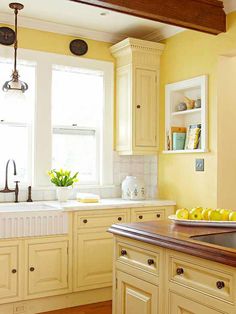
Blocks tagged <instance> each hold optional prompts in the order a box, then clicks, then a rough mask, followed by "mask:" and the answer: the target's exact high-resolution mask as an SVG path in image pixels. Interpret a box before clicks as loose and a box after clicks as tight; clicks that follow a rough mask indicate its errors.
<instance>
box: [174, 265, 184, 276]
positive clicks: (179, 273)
mask: <svg viewBox="0 0 236 314" xmlns="http://www.w3.org/2000/svg"><path fill="white" fill-rule="evenodd" d="M176 273H177V275H183V273H184V270H183V268H181V267H178V268H177V269H176Z"/></svg>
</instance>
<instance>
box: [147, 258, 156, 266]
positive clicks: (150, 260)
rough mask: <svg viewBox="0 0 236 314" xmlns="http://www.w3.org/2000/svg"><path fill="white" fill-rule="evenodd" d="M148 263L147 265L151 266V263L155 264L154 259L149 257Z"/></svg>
mask: <svg viewBox="0 0 236 314" xmlns="http://www.w3.org/2000/svg"><path fill="white" fill-rule="evenodd" d="M147 262H148V265H149V266H151V265H154V264H155V262H154V260H153V259H152V258H150V259H148V261H147Z"/></svg>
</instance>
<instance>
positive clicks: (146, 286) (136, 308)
mask: <svg viewBox="0 0 236 314" xmlns="http://www.w3.org/2000/svg"><path fill="white" fill-rule="evenodd" d="M116 285H117V289H116V303H115V306H116V311H115V313H116V314H158V287H157V286H155V285H153V284H151V283H148V282H145V281H143V280H140V279H138V278H136V277H134V276H132V275H129V274H126V273H124V272H121V271H117V273H116ZM176 313H177V312H176ZM176 313H175V314H176Z"/></svg>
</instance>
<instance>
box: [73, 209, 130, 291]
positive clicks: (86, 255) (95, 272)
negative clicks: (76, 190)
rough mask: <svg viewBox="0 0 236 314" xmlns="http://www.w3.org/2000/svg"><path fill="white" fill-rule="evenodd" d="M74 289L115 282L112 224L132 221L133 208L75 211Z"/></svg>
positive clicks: (105, 285) (94, 287)
mask: <svg viewBox="0 0 236 314" xmlns="http://www.w3.org/2000/svg"><path fill="white" fill-rule="evenodd" d="M75 215H76V219H75V229H76V233H75V234H74V276H73V282H74V284H73V290H74V291H83V290H90V289H96V288H102V287H110V286H111V285H112V256H113V237H112V235H111V234H110V233H108V232H107V229H108V228H109V226H110V225H111V224H115V223H122V222H128V221H129V220H130V218H129V210H127V209H123V210H114V209H108V210H101V211H90V212H88V211H85V212H82V213H79V214H75Z"/></svg>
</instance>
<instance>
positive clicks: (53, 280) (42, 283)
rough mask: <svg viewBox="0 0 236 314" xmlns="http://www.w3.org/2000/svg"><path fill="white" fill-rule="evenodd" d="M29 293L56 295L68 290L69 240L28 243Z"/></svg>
mask: <svg viewBox="0 0 236 314" xmlns="http://www.w3.org/2000/svg"><path fill="white" fill-rule="evenodd" d="M27 267H28V269H27V275H28V278H27V279H28V295H34V296H35V295H42V296H47V295H55V294H60V293H64V292H66V291H67V290H68V241H67V240H64V241H55V242H44V243H38V242H35V243H34V241H32V242H29V244H28V265H27Z"/></svg>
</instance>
